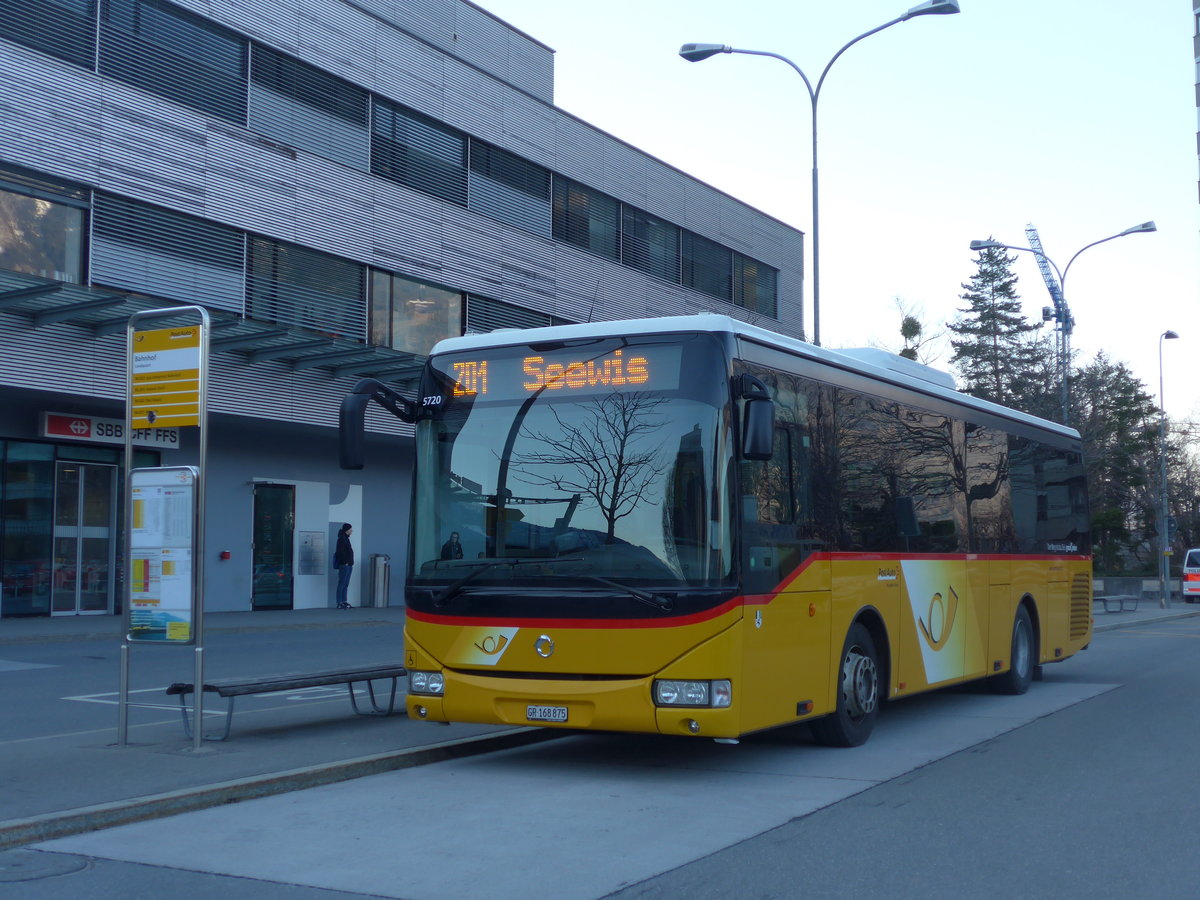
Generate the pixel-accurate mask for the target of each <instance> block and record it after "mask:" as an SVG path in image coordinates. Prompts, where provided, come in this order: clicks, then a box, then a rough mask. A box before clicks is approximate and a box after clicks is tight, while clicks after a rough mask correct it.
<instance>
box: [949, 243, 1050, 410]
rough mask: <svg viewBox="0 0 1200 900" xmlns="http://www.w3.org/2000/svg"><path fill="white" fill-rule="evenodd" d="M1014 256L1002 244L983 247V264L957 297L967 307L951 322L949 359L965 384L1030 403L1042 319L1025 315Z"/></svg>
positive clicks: (1006, 400)
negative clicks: (1035, 320) (1036, 335)
mask: <svg viewBox="0 0 1200 900" xmlns="http://www.w3.org/2000/svg"><path fill="white" fill-rule="evenodd" d="M1016 259H1017V258H1016V256H1008V255H1006V254H1005V252H1004V250H1003V248H1000V247H989V248H986V249H983V250H980V251H979V258H978V259H977V260H976V264H977V265H978V266H979V270H978V271H977V272H976V273H975V274H974V275H972V276H971V281H970V283H969V284H963V285H962V288H963V293H961V294H959V299H961V300H964V301H966V304H967V305H966V307H965V308H960V309H959V310H958V313H959V315H958V317H957V318H956V319H955V320H954V321H953V322H950V323H949V324H948V325H947V327H948V328H949V329H950V331H951V333H952V337H951V339H950V345H951V347H953V348H954V353H953V355H952V356H951V357H950V362H951V364H953V365H954V366H955V367H956V368H957V369H958V372H959V374H960V375H961V379H960V382H961V385H962V390H963V391H965V392H966V393H968V394H973V395H974V396H976V397H982V398H984V399H985V400H992V401H994V402H996V403H1001V404H1003V405H1005V406H1014V407H1016V408H1022V407H1023V406H1025V405H1027V401H1028V397H1027V396H1025V391H1026V388H1027V386H1028V384H1029V382H1030V381H1031V380H1035V379H1034V377H1033V376H1034V375H1035V373H1036V372H1037V370H1038V368H1039V359H1038V357H1039V356H1040V355H1041V354H1040V352H1039V351H1038V348H1037V344H1036V342H1034V341H1032V340H1030V338H1031V336H1032V335H1031V332H1034V331H1036V330H1037V329H1038V328H1039V327H1040V325H1038V324H1035V323H1031V322H1029V321H1027V320H1026V318H1025V316H1024V314H1023V313H1022V312H1021V297H1020V295H1019V294H1018V293H1017V290H1016V287H1017V276H1016V274H1014V273H1013V271H1012V264H1013V263H1014V262H1016Z"/></svg>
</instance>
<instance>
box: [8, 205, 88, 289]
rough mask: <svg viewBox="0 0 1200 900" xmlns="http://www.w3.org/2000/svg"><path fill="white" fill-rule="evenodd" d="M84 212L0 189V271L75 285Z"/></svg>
mask: <svg viewBox="0 0 1200 900" xmlns="http://www.w3.org/2000/svg"><path fill="white" fill-rule="evenodd" d="M82 230H83V210H81V209H76V208H74V207H71V206H67V205H65V204H61V203H52V202H50V201H48V200H41V199H38V198H35V197H27V196H25V195H24V194H15V193H11V192H9V191H2V190H0V268H2V269H11V270H12V271H14V272H25V273H27V274H29V275H38V276H41V277H42V278H52V279H54V280H55V281H70V282H76V283H77V282H78V281H79V278H80V263H81V259H82V255H81V244H80V238H81V234H82Z"/></svg>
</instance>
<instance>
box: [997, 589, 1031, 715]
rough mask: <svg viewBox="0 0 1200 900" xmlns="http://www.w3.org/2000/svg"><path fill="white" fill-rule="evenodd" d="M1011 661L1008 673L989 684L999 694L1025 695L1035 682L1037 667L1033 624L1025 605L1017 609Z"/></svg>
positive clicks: (998, 676) (1014, 620) (1010, 655)
mask: <svg viewBox="0 0 1200 900" xmlns="http://www.w3.org/2000/svg"><path fill="white" fill-rule="evenodd" d="M1009 661H1010V665H1009V667H1008V671H1007V672H1004V673H1003V674H1000V675H994V676H992V677H991V678H989V679H988V684H989V685H990V686H991V688H992V690H993V691H995V692H996V693H997V694H1023V693H1025V692H1026V691H1027V690H1029V685H1030V683H1031V682H1032V681H1033V669H1034V665H1035V663H1034V646H1033V622H1032V621H1031V620H1030V618H1029V610H1028V609H1026V608H1025V604H1021V605H1020V606H1018V607H1017V615H1016V618H1015V619H1013V631H1012V645H1011V648H1010V653H1009Z"/></svg>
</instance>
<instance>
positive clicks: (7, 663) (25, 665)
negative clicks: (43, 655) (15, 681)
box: [0, 659, 60, 672]
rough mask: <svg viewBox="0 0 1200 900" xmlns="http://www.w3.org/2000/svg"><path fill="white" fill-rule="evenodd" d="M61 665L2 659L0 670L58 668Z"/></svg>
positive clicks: (16, 670) (15, 670) (17, 670)
mask: <svg viewBox="0 0 1200 900" xmlns="http://www.w3.org/2000/svg"><path fill="white" fill-rule="evenodd" d="M57 668H60V667H59V666H55V665H48V664H47V663H31V662H20V661H18V660H15V659H0V672H20V671H23V670H25V669H57Z"/></svg>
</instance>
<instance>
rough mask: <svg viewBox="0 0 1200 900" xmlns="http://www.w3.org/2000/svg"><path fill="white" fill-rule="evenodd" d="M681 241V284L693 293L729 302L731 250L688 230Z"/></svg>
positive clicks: (731, 266) (731, 264)
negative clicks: (692, 290) (697, 292)
mask: <svg viewBox="0 0 1200 900" xmlns="http://www.w3.org/2000/svg"><path fill="white" fill-rule="evenodd" d="M682 238H683V240H682V244H683V283H684V284H685V285H687V286H688V287H690V288H692V289H694V290H697V291H701V292H703V293H705V294H711V295H712V296H714V297H720V298H721V299H722V300H729V299H730V276H731V274H732V270H733V251H732V250H730V249H729V248H728V247H722V246H721V245H720V244H718V243H717V242H716V241H710V240H709V239H708V238H703V237H700V235H698V234H693V233H692V232H690V231H684V232H683V235H682Z"/></svg>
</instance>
